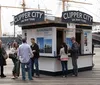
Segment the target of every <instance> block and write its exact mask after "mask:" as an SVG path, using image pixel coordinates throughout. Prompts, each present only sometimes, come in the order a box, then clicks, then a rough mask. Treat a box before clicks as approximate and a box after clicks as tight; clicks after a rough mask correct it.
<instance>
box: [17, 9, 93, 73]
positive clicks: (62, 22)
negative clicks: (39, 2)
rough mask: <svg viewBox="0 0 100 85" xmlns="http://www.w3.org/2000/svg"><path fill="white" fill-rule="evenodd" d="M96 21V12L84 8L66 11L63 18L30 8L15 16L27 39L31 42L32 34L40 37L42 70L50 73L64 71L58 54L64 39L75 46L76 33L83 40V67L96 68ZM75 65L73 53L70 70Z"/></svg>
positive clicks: (81, 48)
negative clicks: (30, 9)
mask: <svg viewBox="0 0 100 85" xmlns="http://www.w3.org/2000/svg"><path fill="white" fill-rule="evenodd" d="M92 23H93V18H92V16H90V15H89V14H86V13H84V12H80V11H65V12H63V13H62V18H59V19H57V18H55V20H54V21H51V20H46V21H45V14H44V12H42V11H26V12H23V13H20V14H18V15H16V16H15V25H19V26H21V27H22V37H23V38H26V39H27V43H28V44H31V42H30V39H31V38H35V39H36V43H37V44H38V45H39V49H40V58H39V69H40V73H44V74H48V75H59V74H60V73H61V71H62V70H61V63H60V61H59V60H58V59H57V55H58V54H59V49H60V46H61V43H62V42H66V43H67V45H68V46H69V47H71V45H72V42H71V37H75V38H76V41H77V42H78V43H79V44H80V56H79V58H78V68H79V71H82V70H92V61H93V54H92V33H91V31H92ZM69 55H70V54H69ZM72 68H73V67H72V61H71V57H69V60H68V70H69V71H70V70H72Z"/></svg>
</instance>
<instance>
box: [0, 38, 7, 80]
mask: <svg viewBox="0 0 100 85" xmlns="http://www.w3.org/2000/svg"><path fill="white" fill-rule="evenodd" d="M5 54H6V51H5V49H4V48H3V47H2V41H1V40H0V69H1V75H0V77H1V78H4V77H6V76H5V75H4V66H5V65H6V59H5V58H4V56H3V55H5Z"/></svg>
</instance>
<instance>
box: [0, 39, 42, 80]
mask: <svg viewBox="0 0 100 85" xmlns="http://www.w3.org/2000/svg"><path fill="white" fill-rule="evenodd" d="M31 43H32V45H31V46H30V45H28V44H27V42H26V39H22V44H21V45H20V46H18V44H17V42H14V43H13V44H12V48H11V49H10V52H9V58H10V59H12V62H13V64H14V67H13V70H12V75H13V77H12V79H16V78H18V77H19V73H20V64H21V69H22V80H24V81H25V80H26V71H27V72H28V79H29V80H33V77H34V72H35V70H34V65H35V68H36V77H39V76H40V75H39V64H38V58H39V47H38V45H37V44H36V43H35V39H34V38H31ZM2 48H3V47H2V41H1V40H0V67H1V75H0V76H1V78H4V77H6V76H5V75H4V73H3V72H4V71H3V69H4V68H3V67H4V66H5V65H6V59H5V58H4V56H3V53H2Z"/></svg>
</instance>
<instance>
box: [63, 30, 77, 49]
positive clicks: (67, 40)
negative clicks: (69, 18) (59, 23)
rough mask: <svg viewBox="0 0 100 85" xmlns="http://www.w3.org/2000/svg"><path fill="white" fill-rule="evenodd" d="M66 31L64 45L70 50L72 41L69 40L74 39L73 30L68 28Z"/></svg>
mask: <svg viewBox="0 0 100 85" xmlns="http://www.w3.org/2000/svg"><path fill="white" fill-rule="evenodd" d="M65 31H66V44H67V45H68V46H69V47H70V48H71V46H72V41H71V38H72V37H75V28H68V29H66V30H65Z"/></svg>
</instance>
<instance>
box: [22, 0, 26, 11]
mask: <svg viewBox="0 0 100 85" xmlns="http://www.w3.org/2000/svg"><path fill="white" fill-rule="evenodd" d="M25 6H26V4H25V0H23V3H22V7H23V12H24V11H25Z"/></svg>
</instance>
